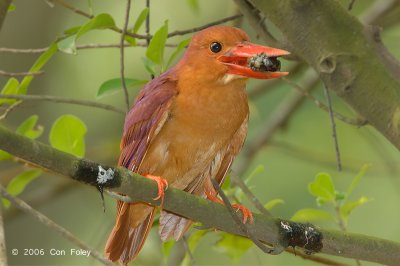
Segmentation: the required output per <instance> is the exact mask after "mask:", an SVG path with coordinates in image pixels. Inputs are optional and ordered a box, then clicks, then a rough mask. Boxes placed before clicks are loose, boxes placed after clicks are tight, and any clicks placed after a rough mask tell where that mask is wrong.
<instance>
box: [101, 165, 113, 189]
mask: <svg viewBox="0 0 400 266" xmlns="http://www.w3.org/2000/svg"><path fill="white" fill-rule="evenodd" d="M113 178H114V170H113V169H112V168H108V169H107V170H105V169H104V168H103V167H101V165H99V173H98V174H97V183H99V184H105V183H106V182H107V181H108V180H111V179H113Z"/></svg>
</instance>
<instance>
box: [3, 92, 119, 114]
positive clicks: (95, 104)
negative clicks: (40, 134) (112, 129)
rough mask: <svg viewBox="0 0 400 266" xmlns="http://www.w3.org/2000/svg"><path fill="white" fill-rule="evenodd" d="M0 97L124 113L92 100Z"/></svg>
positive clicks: (14, 95)
mask: <svg viewBox="0 0 400 266" xmlns="http://www.w3.org/2000/svg"><path fill="white" fill-rule="evenodd" d="M0 99H17V100H23V101H48V102H55V103H69V104H76V105H82V106H87V107H94V108H100V109H104V110H107V111H112V112H116V113H122V114H125V112H124V111H123V110H121V109H119V108H117V107H114V106H112V105H108V104H104V103H98V102H93V101H86V100H77V99H71V98H63V97H57V96H51V95H19V94H0Z"/></svg>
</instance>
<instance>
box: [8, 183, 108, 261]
mask: <svg viewBox="0 0 400 266" xmlns="http://www.w3.org/2000/svg"><path fill="white" fill-rule="evenodd" d="M0 194H1V195H2V196H3V197H5V198H6V199H8V200H9V201H10V202H11V203H12V204H14V205H15V206H16V207H18V208H19V209H21V210H22V211H24V212H26V213H28V214H30V215H32V216H33V217H35V218H36V219H37V220H39V221H40V222H41V223H43V224H44V225H46V226H48V227H49V228H51V229H53V230H55V231H56V232H58V233H59V234H60V235H61V236H63V237H64V238H66V239H68V240H69V241H71V242H72V243H74V244H75V245H77V246H78V247H80V248H82V249H84V250H88V251H90V255H91V256H92V257H93V258H95V259H96V260H98V261H100V262H101V263H102V264H103V265H107V266H112V265H114V264H113V263H112V262H110V261H108V260H107V259H106V258H104V256H103V255H101V254H100V253H99V252H98V251H97V250H95V249H92V248H90V247H89V246H88V245H86V244H85V243H83V242H82V241H81V240H79V239H78V238H77V237H76V236H74V235H73V234H72V233H71V232H69V231H68V230H67V229H65V228H64V227H61V226H60V225H58V224H57V223H55V222H54V221H52V220H51V219H49V218H48V217H47V216H46V215H44V214H43V213H40V212H38V211H37V210H35V209H33V208H32V207H31V206H29V205H28V204H27V203H26V202H24V201H22V200H20V199H18V198H15V197H13V196H12V195H11V194H9V193H8V192H7V191H6V190H5V189H4V187H3V186H1V185H0ZM2 265H4V264H2Z"/></svg>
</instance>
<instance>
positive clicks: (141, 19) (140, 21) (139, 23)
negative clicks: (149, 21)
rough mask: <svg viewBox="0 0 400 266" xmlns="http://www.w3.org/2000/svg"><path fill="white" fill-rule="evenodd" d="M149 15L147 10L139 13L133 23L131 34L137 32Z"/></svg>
mask: <svg viewBox="0 0 400 266" xmlns="http://www.w3.org/2000/svg"><path fill="white" fill-rule="evenodd" d="M148 15H149V8H147V7H146V8H145V9H143V10H142V12H140V14H139V16H138V18H137V19H136V21H135V24H134V26H133V30H132V32H133V33H136V32H138V31H139V29H140V27H141V26H142V25H143V22H144V21H145V20H146V18H147V16H148Z"/></svg>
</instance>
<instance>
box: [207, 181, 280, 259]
mask: <svg viewBox="0 0 400 266" xmlns="http://www.w3.org/2000/svg"><path fill="white" fill-rule="evenodd" d="M211 182H212V184H213V186H214V189H215V190H216V191H217V192H218V194H219V195H220V197H221V199H222V201H223V202H224V204H225V206H226V208H227V210H228V211H229V214H230V215H231V216H232V219H233V220H234V221H235V223H236V224H237V225H238V226H239V228H240V230H241V231H242V232H243V233H244V234H245V235H246V236H247V237H248V238H249V239H250V240H251V241H253V243H254V244H256V246H257V247H259V248H260V249H261V250H262V251H263V252H265V253H268V254H279V253H280V252H282V251H283V250H284V249H283V247H278V246H275V247H272V248H271V247H267V246H266V245H265V244H263V243H261V242H260V240H258V239H257V237H255V236H254V235H253V234H252V233H251V232H250V230H249V228H248V227H247V225H246V224H244V223H243V221H242V220H240V218H239V216H238V215H237V214H236V211H235V210H234V209H233V207H232V205H231V203H230V201H229V199H228V197H227V196H226V195H225V193H224V192H223V191H222V189H221V188H220V187H219V185H218V183H217V181H215V179H213V178H211Z"/></svg>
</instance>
